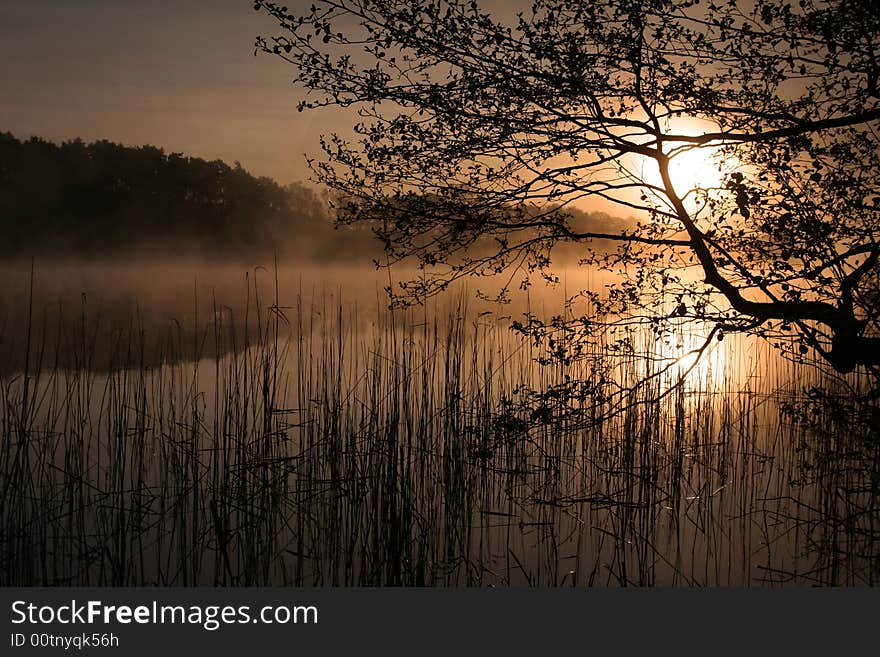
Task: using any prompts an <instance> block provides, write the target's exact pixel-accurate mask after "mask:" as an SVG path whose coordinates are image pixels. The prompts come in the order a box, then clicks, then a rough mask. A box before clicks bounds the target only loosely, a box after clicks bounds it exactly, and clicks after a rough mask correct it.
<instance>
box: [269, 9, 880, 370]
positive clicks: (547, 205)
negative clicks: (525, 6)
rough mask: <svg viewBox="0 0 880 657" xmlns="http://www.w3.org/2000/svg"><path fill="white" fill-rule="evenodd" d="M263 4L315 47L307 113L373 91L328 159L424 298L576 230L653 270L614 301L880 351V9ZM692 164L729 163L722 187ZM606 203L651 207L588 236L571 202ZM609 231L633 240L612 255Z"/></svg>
mask: <svg viewBox="0 0 880 657" xmlns="http://www.w3.org/2000/svg"><path fill="white" fill-rule="evenodd" d="M255 9H258V10H259V9H264V10H266V11H268V13H269V14H271V16H272V17H274V19H276V20H277V21H278V23H279V24H280V26H281V28H283V32H282V33H281V34H280V35H278V36H275V37H273V38H258V40H257V47H258V49H261V50H263V51H266V52H268V53H273V54H274V55H277V56H278V57H281V58H283V59H285V60H287V61H289V62H290V63H292V64H293V65H294V67H295V80H296V82H297V83H299V84H300V85H302V86H303V87H305V89H306V90H308V92H309V93H308V95H307V96H306V97H305V98H306V100H304V101H303V102H302V103H301V104H300V109H307V108H316V107H323V106H329V105H338V106H343V107H348V106H353V107H356V108H357V112H358V115H359V120H358V122H357V124H356V125H355V126H354V131H355V133H356V135H357V136H356V137H355V138H353V139H350V140H347V139H344V138H342V137H340V136H337V135H333V136H329V137H327V138H326V139H325V140H324V142H323V147H324V151H325V155H326V157H325V159H324V161H321V162H317V163H314V168H315V170H316V171H317V172H318V174H319V177H320V179H321V180H322V181H323V182H324V183H326V184H327V185H329V187H331V188H332V189H334V190H336V191H337V192H338V193H339V194H340V195H341V196H342V197H344V198H345V199H346V202H344V203H342V204H341V205H340V207H339V213H340V214H339V216H340V220H341V221H343V222H372V223H373V224H374V225H376V226H377V231H378V233H379V234H380V235H381V236H382V238H383V239H384V241H385V244H386V247H387V250H388V253H389V255H390V256H391V258H392V260H394V259H397V258H403V257H410V256H415V257H417V258H418V259H419V261H420V262H421V263H422V264H423V265H425V266H426V272H425V276H423V277H422V278H420V280H419V281H418V282H416V283H413V284H411V285H410V287H408V288H407V289H408V290H409V291H410V292H414V293H416V294H423V293H430V292H432V291H436V290H438V289H442V288H444V287H445V286H446V285H447V284H448V283H449V281H450V280H452V279H454V278H456V277H458V276H462V275H465V274H495V273H497V272H499V271H501V270H503V269H504V268H507V267H511V266H514V267H526V268H528V269H533V270H543V269H546V266H547V264H548V252H549V249H550V248H551V247H552V246H553V245H556V244H558V243H562V242H573V243H576V244H579V245H583V246H582V248H583V250H584V257H585V258H586V259H588V260H589V261H591V262H593V263H598V264H611V265H614V266H616V267H618V268H619V269H623V270H625V271H627V272H631V275H630V276H628V277H627V278H626V280H624V281H623V282H622V283H621V285H620V286H618V288H617V289H615V290H614V291H613V293H612V295H611V297H610V299H600V298H599V297H598V296H596V297H595V299H594V300H595V302H596V304H597V306H598V307H599V308H600V310H602V311H604V312H607V313H609V314H610V315H616V316H622V315H623V314H628V315H630V316H641V317H644V318H645V321H647V322H649V323H650V324H651V325H652V326H654V327H655V329H657V330H663V329H662V327H663V326H665V325H668V324H669V323H670V322H682V321H692V320H698V321H703V322H708V323H709V325H710V326H712V327H714V328H713V330H712V332H711V335H710V336H709V339H714V338H715V337H719V338H720V337H721V336H722V335H723V333H724V332H731V331H751V332H759V333H761V334H763V335H764V336H766V337H768V338H770V339H771V340H773V341H774V342H775V343H776V344H778V345H780V346H782V347H783V348H785V349H789V350H790V352H791V353H792V354H793V355H794V356H795V357H798V354H799V353H806V352H808V351H809V350H810V349H813V350H815V351H816V352H818V353H819V354H820V355H821V356H822V357H823V358H824V359H825V361H826V362H827V363H830V364H831V365H832V366H833V367H834V368H835V369H836V370H838V371H840V372H849V371H852V370H853V369H855V368H857V367H864V368H868V369H873V368H875V367H876V366H877V365H880V339H878V329H880V325H878V312H880V305H878V298H880V285H878V273H880V269H878V266H877V263H878V257H880V243H878V239H880V188H878V181H880V176H878V174H880V153H878V135H877V132H876V128H877V122H878V119H880V92H878V78H880V12H878V11H877V10H876V7H875V6H874V4H873V3H871V2H866V1H858V0H855V1H853V0H833V1H828V2H821V1H818V0H800V1H799V2H797V3H793V2H789V1H783V0H754V1H750V2H739V1H736V0H731V1H730V2H717V1H709V2H706V1H703V2H700V1H699V0H595V1H593V2H583V1H582V0H536V1H535V2H534V3H532V5H531V7H530V9H529V10H528V11H525V12H522V13H518V14H516V15H515V16H513V15H511V16H510V17H509V19H508V20H505V19H504V18H503V17H501V16H500V15H493V14H492V13H490V12H488V11H484V10H483V9H481V8H480V7H479V5H478V3H477V2H476V0H446V1H437V0H315V1H314V3H313V6H312V7H311V9H310V10H308V11H305V12H304V13H303V14H301V15H295V14H291V13H290V12H289V11H288V10H287V8H286V7H282V6H279V5H278V4H275V3H272V2H264V1H262V0H257V1H256V2H255ZM511 13H512V12H511ZM699 152H702V153H704V154H705V157H703V158H702V159H699V158H697V159H694V157H695V156H694V154H695V153H699ZM710 156H711V158H710ZM682 161H685V162H687V161H690V162H692V163H696V164H692V165H691V166H698V167H702V168H711V167H715V168H717V169H718V171H717V172H716V173H714V174H713V175H710V176H708V177H705V178H703V179H702V180H703V182H701V179H700V177H699V176H693V175H692V174H690V173H687V172H682V171H681V170H680V168H678V167H677V164H678V163H679V162H682ZM591 199H602V200H603V201H605V202H610V203H613V204H616V205H617V206H618V207H620V208H623V209H625V210H626V212H627V213H634V214H636V215H637V216H638V218H639V222H638V224H637V225H634V226H632V227H631V228H630V229H627V230H624V231H622V232H615V233H614V234H602V233H597V232H595V231H591V230H585V229H584V228H583V226H582V225H581V224H579V222H578V216H577V215H576V214H575V213H572V212H569V211H568V210H569V209H570V208H572V207H573V206H576V205H577V204H579V203H583V202H589V201H590V200H591ZM597 238H604V239H607V240H614V241H616V242H617V243H618V244H619V245H620V248H619V249H617V251H616V252H615V253H613V254H595V253H592V252H591V251H590V250H589V245H590V244H591V242H592V240H595V239H597ZM486 244H492V245H494V248H493V250H492V252H491V254H490V255H485V253H484V252H483V250H484V249H485V245H486ZM477 245H481V246H479V247H478V248H477V249H476V255H475V254H474V253H473V248H474V247H475V246H477ZM443 265H445V266H443ZM633 266H634V267H633ZM632 272H634V273H632ZM661 298H663V299H672V301H673V305H672V307H671V308H672V310H671V311H670V306H669V305H668V304H663V305H661V304H660V303H659V299H661ZM578 321H581V320H578ZM584 324H586V323H584ZM533 326H535V327H537V326H538V325H537V324H534V325H533ZM553 328H554V330H563V329H564V330H567V331H569V332H570V333H571V332H573V333H572V334H573V335H575V336H577V335H581V334H583V335H584V336H586V335H587V334H588V333H589V332H590V330H591V328H590V327H589V326H587V325H584V326H581V325H579V324H577V323H572V322H566V323H565V324H564V326H563V325H561V324H560V325H556V326H554V327H553ZM535 330H538V329H537V328H536V329H535Z"/></svg>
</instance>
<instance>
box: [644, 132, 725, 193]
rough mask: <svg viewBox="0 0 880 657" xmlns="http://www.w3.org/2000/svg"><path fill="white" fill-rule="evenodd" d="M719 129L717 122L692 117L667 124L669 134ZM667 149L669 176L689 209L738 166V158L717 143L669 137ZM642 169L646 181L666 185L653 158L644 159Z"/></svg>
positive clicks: (691, 134)
mask: <svg viewBox="0 0 880 657" xmlns="http://www.w3.org/2000/svg"><path fill="white" fill-rule="evenodd" d="M716 130H717V127H716V126H714V124H712V123H710V122H708V121H703V120H698V119H693V118H677V119H675V120H673V121H670V122H669V125H668V126H667V127H666V132H667V134H675V135H682V136H698V135H701V134H704V133H706V132H714V131H716ZM665 150H666V152H667V153H668V154H669V155H670V162H669V177H670V178H671V179H672V185H673V187H674V189H675V193H676V195H677V196H678V197H679V198H681V199H682V200H683V201H684V202H685V205H686V206H688V207H689V208H690V209H693V208H694V207H697V206H699V205H701V204H702V203H704V202H705V200H706V197H707V195H709V194H711V193H712V192H713V191H715V190H718V189H719V188H720V187H721V186H722V185H723V183H724V178H725V176H726V175H727V174H729V173H730V172H731V171H733V169H734V168H735V166H736V162H735V159H734V158H732V157H731V156H730V155H728V154H724V153H723V152H722V149H721V148H720V147H718V146H711V145H705V146H694V145H692V144H689V143H688V142H684V141H669V142H667V143H666V149H665ZM639 173H640V175H641V178H642V180H644V181H645V182H646V183H647V184H649V185H651V186H654V187H661V188H662V187H663V180H662V179H661V176H660V169H659V167H658V165H657V162H656V160H654V159H653V158H643V159H642V162H641V170H640V171H639Z"/></svg>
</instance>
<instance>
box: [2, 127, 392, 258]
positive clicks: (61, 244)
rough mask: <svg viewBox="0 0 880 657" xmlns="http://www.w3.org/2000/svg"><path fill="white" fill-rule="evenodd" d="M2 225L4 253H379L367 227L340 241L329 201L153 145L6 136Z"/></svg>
mask: <svg viewBox="0 0 880 657" xmlns="http://www.w3.org/2000/svg"><path fill="white" fill-rule="evenodd" d="M0 228H2V231H3V240H2V246H0V252H2V254H3V255H4V256H6V257H16V256H18V257H33V256H37V257H39V256H65V257H68V256H69V257H80V258H99V257H109V256H113V255H127V254H131V253H145V254H150V255H159V254H161V255H167V256H168V257H175V256H179V257H190V256H201V257H207V258H214V257H216V258H227V259H234V258H236V257H238V256H242V257H243V256H251V255H254V254H261V255H266V254H269V255H271V254H273V253H277V254H278V256H279V257H287V256H299V257H309V258H313V259H321V260H339V259H345V258H360V259H367V256H368V255H369V254H375V253H376V252H377V251H379V250H380V246H379V245H378V243H377V242H376V240H375V238H374V236H373V235H372V233H371V232H370V231H369V230H357V231H356V230H353V229H347V230H346V235H345V237H344V239H340V238H341V237H342V236H341V235H340V233H339V231H338V230H335V229H334V227H333V220H332V218H331V217H330V215H329V213H328V210H327V203H326V200H325V199H322V198H321V197H320V196H319V194H318V193H316V192H315V191H314V190H313V189H311V188H309V187H307V186H306V185H304V184H302V183H293V184H290V185H287V186H282V185H279V184H278V183H277V182H275V181H274V180H272V179H271V178H267V177H257V176H254V175H252V174H250V173H249V172H248V171H246V170H245V169H243V168H242V167H241V165H240V164H238V163H236V164H235V165H233V166H230V165H228V164H226V163H225V162H222V161H220V160H214V161H206V160H204V159H201V158H197V157H186V156H184V155H182V154H180V153H166V152H165V151H164V150H163V149H161V148H157V147H155V146H140V147H129V146H123V145H120V144H116V143H112V142H109V141H97V142H93V143H85V142H84V141H83V140H81V139H73V140H70V141H66V142H64V143H61V144H55V143H52V142H49V141H46V140H44V139H41V138H39V137H33V138H30V139H28V140H26V141H20V140H18V139H16V138H15V137H14V136H13V135H12V134H9V133H0Z"/></svg>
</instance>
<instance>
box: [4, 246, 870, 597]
mask: <svg viewBox="0 0 880 657" xmlns="http://www.w3.org/2000/svg"><path fill="white" fill-rule="evenodd" d="M5 276H6V280H7V287H6V292H5V293H4V295H3V296H2V299H0V303H2V307H0V311H2V312H0V317H2V318H3V322H4V323H3V325H2V333H0V372H2V378H0V383H2V389H3V392H2V396H3V409H2V427H3V438H4V443H3V448H2V454H0V462H2V464H3V467H2V469H0V472H2V473H3V474H2V477H3V482H2V493H3V495H4V499H3V500H2V502H3V504H2V507H3V511H2V522H3V531H2V534H3V538H2V563H3V580H4V583H5V584H10V583H23V584H36V583H41V584H42V583H47V584H49V583H51V584H62V585H63V584H79V583H83V584H144V583H145V584H160V585H166V584H168V585H170V584H183V585H190V584H223V585H230V584H300V585H310V584H324V585H328V584H333V585H362V584H404V585H423V584H427V585H483V586H485V585H501V586H505V585H549V586H584V585H601V586H621V585H676V586H681V585H721V586H726V585H736V586H741V585H774V586H776V585H792V584H793V585H812V584H816V583H820V584H873V583H876V580H877V578H878V577H880V548H878V543H877V540H876V539H877V533H878V531H880V516H878V509H877V504H878V492H880V491H878V484H877V476H876V473H877V472H878V471H880V469H878V468H880V459H878V449H877V441H876V438H874V437H872V434H871V433H870V429H869V428H866V427H865V426H863V425H862V424H859V423H857V422H854V421H853V418H852V417H850V415H848V414H847V412H846V410H844V411H841V412H837V411H835V408H834V406H833V405H829V404H827V403H823V404H820V405H819V406H817V407H813V406H810V405H809V400H808V399H807V398H806V397H805V395H804V390H805V388H806V387H808V386H810V385H813V384H825V385H829V384H828V382H826V381H822V380H820V379H819V378H818V375H817V374H816V372H815V370H814V369H812V368H810V367H806V366H798V365H794V364H791V363H788V362H786V361H783V360H781V359H779V358H778V357H777V356H775V355H774V354H773V353H772V352H771V351H770V349H769V348H768V347H767V346H766V345H764V344H762V343H758V342H757V341H750V340H745V339H743V340H735V339H727V340H725V341H724V342H721V343H717V344H716V345H714V346H713V347H712V349H711V350H710V351H709V352H708V353H707V354H706V355H705V357H704V358H703V359H702V360H701V361H700V363H699V364H698V365H697V366H695V367H693V368H692V369H689V366H690V365H691V364H692V363H691V362H689V361H688V359H687V358H684V359H682V360H681V361H679V362H678V363H677V364H673V363H672V360H670V359H671V358H677V357H678V356H681V355H682V354H684V353H686V352H687V351H689V350H690V349H692V348H693V347H694V346H696V345H697V344H698V343H699V338H700V336H701V334H700V331H699V330H698V329H696V330H693V331H690V332H685V333H681V334H678V335H674V336H671V337H670V338H668V339H664V340H657V339H655V338H652V337H650V336H648V335H645V334H642V333H638V332H636V333H634V334H633V335H631V336H628V337H630V339H631V340H632V342H633V343H635V344H637V345H640V348H641V351H643V352H644V353H647V354H650V355H652V356H653V357H654V359H653V360H647V359H644V358H639V357H635V356H632V355H627V356H612V355H609V354H605V353H604V352H602V353H601V354H600V352H599V351H598V349H599V346H601V345H599V346H594V347H591V349H593V350H594V351H593V355H595V356H596V358H592V359H589V358H588V359H582V360H578V361H575V362H573V363H570V364H568V365H560V364H555V365H552V366H541V365H539V364H538V363H537V359H538V358H539V357H540V356H541V355H542V354H544V353H545V351H544V350H545V349H546V347H547V345H545V344H537V343H534V342H532V341H524V340H522V339H521V338H520V337H519V336H518V335H517V334H515V333H514V332H512V331H510V330H509V326H510V323H511V320H512V319H513V318H517V317H519V316H520V315H521V313H522V312H523V311H524V310H531V311H533V312H536V313H545V314H546V313H550V314H553V313H557V312H565V311H564V310H559V309H561V308H562V299H563V298H565V296H566V294H567V293H570V292H571V290H572V289H574V288H576V286H577V285H579V284H589V285H594V286H597V285H598V286H601V285H603V284H604V283H606V282H608V281H607V280H605V279H603V278H602V277H600V276H598V275H596V274H590V273H574V272H570V273H568V274H566V275H565V277H564V284H563V285H562V286H560V287H559V288H557V289H552V290H551V289H543V288H533V289H532V290H531V291H530V293H529V296H528V297H523V298H519V299H517V300H516V301H515V302H514V303H513V304H511V305H508V306H504V307H496V306H493V305H491V304H486V303H483V302H478V301H476V300H475V299H473V295H472V294H466V293H464V292H463V291H461V290H459V291H456V292H453V293H451V294H449V295H447V296H445V297H441V298H439V299H437V300H434V301H432V302H431V303H429V304H428V306H427V307H421V308H416V309H413V310H411V311H408V312H404V311H395V313H393V314H392V313H390V312H389V311H387V310H386V308H385V299H384V296H383V292H382V287H383V286H384V285H387V284H388V278H387V273H382V272H380V273H376V272H372V271H365V270H363V269H354V268H352V269H349V270H344V269H338V268H337V269H333V270H326V269H321V268H315V267H309V268H297V267H295V266H283V267H281V268H279V270H278V272H277V276H276V272H275V271H274V270H267V269H262V268H258V269H251V270H245V268H243V267H216V266H205V265H202V264H188V265H185V264H178V265H174V266H171V265H168V266H161V265H156V264H149V263H145V264H141V265H132V264H125V265H123V264H116V265H89V266H84V265H80V264H71V263H68V264H63V265H61V264H54V265H44V264H41V265H38V266H37V268H36V274H35V277H34V281H33V293H31V277H30V271H29V268H28V267H9V268H7V271H6V273H5ZM276 278H277V283H276ZM392 282H393V281H392ZM473 286H474V287H477V285H476V283H474V284H473ZM471 291H472V290H471ZM614 339H615V337H614V336H610V335H609V336H607V338H605V337H603V338H602V340H604V341H605V342H607V343H610V342H612V341H613V340H614ZM602 340H600V342H602ZM600 355H601V358H599V356H600ZM666 365H669V367H668V368H667V369H665V370H664V369H663V367H664V366H666ZM688 369H689V371H688V372H687V377H686V381H685V382H684V384H683V385H679V386H675V385H674V384H675V383H676V382H678V380H679V377H681V376H683V375H684V374H685V372H686V371H687V370H688ZM25 373H26V374H27V375H26V376H25ZM649 375H653V376H650V378H648V379H647V381H648V383H646V384H644V385H640V386H637V387H636V388H635V389H634V390H631V388H630V385H631V384H632V383H633V382H635V381H640V380H643V379H646V377H649ZM573 381H574V382H588V383H589V386H588V387H579V388H577V389H572V387H571V385H570V384H571V382H573ZM625 384H630V385H625ZM835 385H837V384H835ZM838 387H839V386H838ZM529 391H535V394H529ZM817 409H818V410H817Z"/></svg>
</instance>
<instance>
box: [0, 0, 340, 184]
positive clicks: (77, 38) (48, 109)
mask: <svg viewBox="0 0 880 657" xmlns="http://www.w3.org/2000/svg"><path fill="white" fill-rule="evenodd" d="M306 1H307V0H289V1H288V2H287V4H288V5H289V6H291V7H294V6H295V5H296V3H297V2H306ZM276 32H277V27H276V26H275V25H274V24H273V22H272V21H271V19H269V18H268V17H267V16H266V14H265V13H259V14H258V13H256V12H254V11H253V6H252V3H251V2H250V1H249V0H149V1H139V2H135V1H128V0H25V1H22V2H0V62H2V63H0V89H2V94H0V131H3V132H12V133H13V134H14V135H15V136H16V137H19V138H25V137H29V136H31V135H39V136H42V137H45V138H47V139H51V140H53V141H60V140H65V139H71V138H73V137H82V138H83V139H85V140H87V141H91V140H95V139H109V140H111V141H116V142H121V143H123V144H127V145H141V144H153V145H156V146H160V147H162V148H164V149H165V150H166V151H168V152H183V153H185V154H187V155H194V156H198V157H204V158H207V159H216V158H219V159H223V160H226V161H227V162H230V163H232V162H233V161H235V160H239V161H240V162H241V163H242V165H243V166H244V167H245V168H247V169H249V170H250V171H252V172H253V173H255V174H258V175H268V176H272V177H273V178H276V179H277V180H278V181H279V182H281V183H287V182H292V181H294V180H298V179H303V178H305V177H307V176H308V170H307V168H306V165H305V161H304V157H303V153H304V152H306V151H308V152H310V153H312V154H315V153H317V151H318V147H317V143H318V135H319V134H320V133H321V132H328V131H330V130H334V129H338V128H340V126H341V125H342V121H341V120H340V117H339V113H338V112H336V113H334V112H332V111H331V112H321V113H314V112H313V113H305V114H299V113H297V112H296V102H297V99H298V97H299V94H298V91H297V90H296V89H295V88H294V87H293V86H292V85H291V84H290V78H291V77H292V71H290V70H289V66H288V65H284V64H283V62H280V61H276V60H275V59H273V58H271V57H268V56H265V55H260V56H258V57H254V55H253V52H254V48H253V43H254V37H255V36H257V35H258V34H264V35H270V34H275V33H276Z"/></svg>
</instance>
